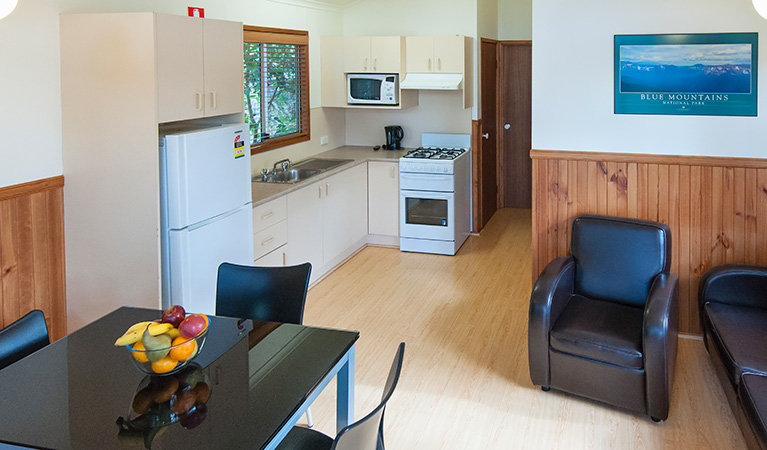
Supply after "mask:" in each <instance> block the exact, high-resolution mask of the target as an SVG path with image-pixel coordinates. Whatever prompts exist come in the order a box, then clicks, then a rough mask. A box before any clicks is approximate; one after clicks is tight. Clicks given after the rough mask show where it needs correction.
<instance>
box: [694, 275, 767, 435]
mask: <svg viewBox="0 0 767 450" xmlns="http://www.w3.org/2000/svg"><path fill="white" fill-rule="evenodd" d="M698 300H699V301H698V308H699V309H698V311H699V313H700V322H701V327H702V330H703V340H704V342H705V344H706V349H707V350H708V353H709V356H710V358H711V362H712V363H713V366H714V369H715V371H716V374H717V376H718V378H719V381H720V382H721V384H722V387H723V388H724V392H725V395H726V397H727V400H728V402H729V403H730V407H731V408H732V410H733V412H734V413H735V418H736V420H737V422H738V425H739V426H740V429H741V431H742V432H743V437H744V438H745V440H746V444H747V445H748V448H749V449H752V450H753V449H762V450H767V425H766V423H765V420H767V267H761V266H752V265H741V264H727V265H722V266H717V267H714V268H713V269H711V270H709V271H708V272H706V274H705V275H704V276H703V278H701V280H700V287H699V290H698Z"/></svg>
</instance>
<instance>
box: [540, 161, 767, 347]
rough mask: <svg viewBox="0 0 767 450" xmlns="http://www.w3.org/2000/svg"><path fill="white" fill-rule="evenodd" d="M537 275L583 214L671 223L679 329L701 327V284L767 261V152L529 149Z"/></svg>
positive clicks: (563, 247)
mask: <svg viewBox="0 0 767 450" xmlns="http://www.w3.org/2000/svg"><path fill="white" fill-rule="evenodd" d="M530 156H531V158H532V160H533V161H532V162H533V242H532V259H533V264H532V267H533V274H532V276H533V279H535V278H537V276H538V274H539V273H540V272H541V271H542V270H543V268H544V267H545V266H546V264H547V263H548V262H549V261H551V260H552V259H553V258H555V257H557V256H566V255H568V254H569V251H570V249H569V244H570V226H571V224H572V220H573V218H575V216H577V215H578V214H581V213H597V214H610V215H617V216H626V217H638V218H643V219H649V220H655V221H659V222H662V223H665V224H667V225H669V227H670V228H671V237H672V238H671V243H672V258H671V271H672V272H673V273H676V274H677V275H679V300H680V309H679V312H680V317H679V331H680V332H683V333H691V334H700V324H699V320H698V308H697V297H698V283H699V281H700V278H701V276H702V275H703V274H704V273H705V272H706V271H707V270H708V269H710V268H712V267H714V266H717V265H720V264H727V263H742V264H759V265H767V159H764V160H761V159H752V158H719V157H699V156H696V157H691V156H672V155H631V154H615V153H594V152H565V151H543V150H532V151H531V152H530Z"/></svg>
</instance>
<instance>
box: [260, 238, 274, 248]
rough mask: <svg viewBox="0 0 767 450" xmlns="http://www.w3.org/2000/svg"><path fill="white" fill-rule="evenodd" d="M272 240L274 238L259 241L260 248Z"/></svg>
mask: <svg viewBox="0 0 767 450" xmlns="http://www.w3.org/2000/svg"><path fill="white" fill-rule="evenodd" d="M273 240H274V237H269V238H266V239H264V240H263V241H261V247H263V246H264V245H266V244H268V243H270V242H272V241H273Z"/></svg>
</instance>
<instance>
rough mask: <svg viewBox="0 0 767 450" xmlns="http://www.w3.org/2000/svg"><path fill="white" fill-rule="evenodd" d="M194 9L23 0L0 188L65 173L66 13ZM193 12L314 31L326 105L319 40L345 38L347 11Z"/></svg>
mask: <svg viewBox="0 0 767 450" xmlns="http://www.w3.org/2000/svg"><path fill="white" fill-rule="evenodd" d="M188 5H189V3H188V2H185V1H181V0H163V1H156V0H131V1H117V2H114V1H101V0H22V1H20V2H19V5H18V7H17V8H16V10H15V11H14V12H13V13H11V15H10V16H8V17H6V18H5V19H3V20H0V43H2V44H1V45H0V61H2V63H1V64H2V70H0V86H4V88H3V89H2V90H0V187H4V186H9V185H13V184H18V183H23V182H26V181H32V180H37V179H40V178H46V177H51V176H56V175H61V174H62V173H63V168H62V157H61V89H60V68H59V64H60V58H59V13H80V12H134V11H153V12H160V13H168V14H177V15H186V12H187V6H188ZM193 5H194V6H200V7H203V8H205V15H206V17H209V18H214V19H224V20H234V21H239V22H244V23H246V24H248V25H259V26H270V27H278V28H297V29H303V30H308V31H309V64H310V70H311V72H310V78H311V87H310V95H311V106H313V107H318V106H319V105H320V84H319V80H320V76H319V61H320V58H319V48H320V42H319V37H320V36H322V35H326V34H341V32H342V23H343V16H342V14H341V12H340V11H334V10H323V9H315V8H303V7H298V6H292V5H286V4H281V3H276V2H273V1H268V0H227V1H215V0H196V1H195V2H194V3H193ZM105 101H108V99H105ZM338 121H339V122H338V123H337V124H331V128H332V129H336V128H337V127H341V130H342V128H343V121H342V118H338ZM318 123H322V120H320V121H318ZM321 133H324V132H323V131H321ZM317 134H319V133H317ZM105 169H108V168H105ZM64 175H65V176H66V173H64Z"/></svg>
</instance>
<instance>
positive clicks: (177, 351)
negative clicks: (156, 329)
mask: <svg viewBox="0 0 767 450" xmlns="http://www.w3.org/2000/svg"><path fill="white" fill-rule="evenodd" d="M196 350H197V341H195V340H193V339H190V338H185V337H184V336H179V337H177V338H176V339H173V343H172V344H171V349H170V353H168V356H170V357H171V358H173V359H175V360H176V361H184V360H186V359H188V358H189V357H191V356H192V355H194V354H195V351H196Z"/></svg>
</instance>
